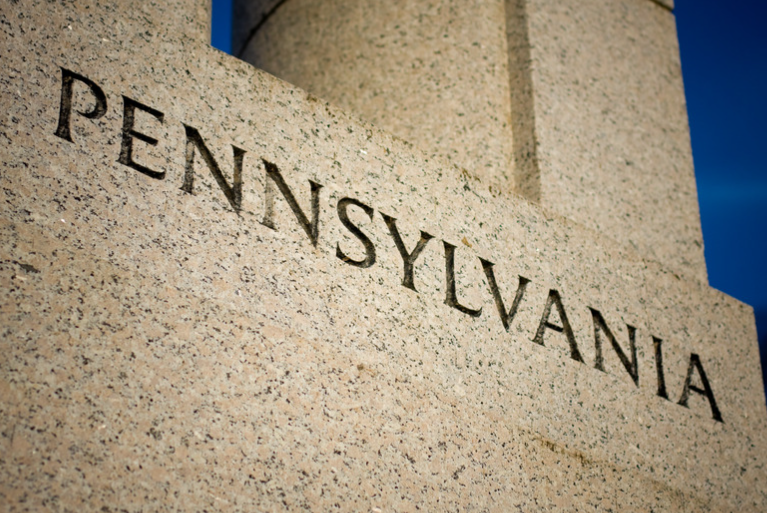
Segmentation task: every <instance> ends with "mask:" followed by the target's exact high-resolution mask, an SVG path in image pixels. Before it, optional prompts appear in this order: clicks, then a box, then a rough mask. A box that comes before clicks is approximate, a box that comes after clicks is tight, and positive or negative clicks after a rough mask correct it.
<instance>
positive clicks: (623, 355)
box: [55, 68, 723, 422]
mask: <svg viewBox="0 0 767 513" xmlns="http://www.w3.org/2000/svg"><path fill="white" fill-rule="evenodd" d="M76 84H77V88H78V90H81V91H82V94H87V95H89V96H90V101H89V102H88V103H87V104H86V105H89V106H91V105H92V107H90V108H89V109H86V110H83V111H80V110H75V109H74V108H73V96H74V92H75V86H76ZM107 109H108V106H107V97H106V94H105V93H104V91H103V90H102V88H101V87H100V86H99V85H98V84H96V83H95V82H94V81H92V80H91V79H89V78H87V77H85V76H83V75H81V74H78V73H76V72H73V71H70V70H68V69H64V68H62V69H61V97H60V105H59V119H58V124H57V127H56V131H55V135H57V136H58V137H60V138H62V139H64V140H66V141H69V142H74V141H73V139H72V130H71V124H72V117H73V114H77V115H79V116H82V117H85V118H88V119H91V120H94V119H98V118H100V117H102V116H104V115H105V114H106V112H107ZM136 111H140V112H143V113H144V114H142V115H149V116H152V117H153V118H155V119H156V120H157V122H159V123H163V121H164V114H163V113H162V112H160V111H159V110H156V109H154V108H152V107H149V106H146V105H143V104H141V103H139V102H138V101H136V100H133V99H131V98H128V97H127V96H123V123H122V131H121V144H120V153H119V155H118V158H117V161H118V162H119V163H121V164H123V165H125V166H128V167H130V168H132V169H135V170H136V171H138V172H140V173H143V174H144V175H146V176H148V177H151V178H153V179H157V180H162V179H164V178H165V172H162V171H156V170H153V169H150V168H148V167H146V166H144V165H142V164H140V163H138V162H136V161H135V160H134V152H133V149H134V144H135V141H136V140H138V141H141V143H143V144H145V145H149V146H155V145H157V143H158V140H157V139H155V138H153V137H151V136H149V135H147V134H145V133H143V132H140V131H139V130H138V129H137V128H136V126H135V125H136V123H135V116H136ZM184 131H185V134H186V146H185V152H186V154H185V156H186V160H185V162H186V166H185V170H184V180H183V185H182V187H181V188H182V190H184V191H185V192H187V193H190V194H191V193H192V192H193V188H194V178H195V175H194V157H195V154H196V153H197V154H199V155H200V156H201V157H202V160H203V161H204V162H205V164H206V166H207V167H208V169H209V170H210V172H211V174H212V175H213V177H214V178H215V181H216V183H217V184H218V185H219V187H220V188H221V191H222V192H223V194H224V196H225V197H226V200H227V201H228V202H229V204H230V205H231V207H232V208H233V209H234V210H235V212H239V211H240V210H241V209H242V185H243V183H242V167H243V158H244V156H245V151H244V150H242V149H240V148H237V147H235V146H232V148H233V153H234V172H233V179H232V181H231V183H230V182H229V181H228V180H227V179H226V177H225V176H224V174H223V173H222V171H221V168H220V167H219V165H218V163H217V162H216V160H215V158H214V157H213V154H212V153H211V151H210V150H209V149H208V147H207V145H206V143H205V141H204V140H203V138H202V136H201V135H200V132H199V131H198V130H197V129H196V128H193V127H191V126H187V125H185V124H184ZM262 162H263V165H264V168H265V170H266V179H265V180H264V205H265V207H264V215H263V218H262V220H261V223H262V224H263V225H264V226H267V227H269V228H271V229H275V224H274V222H273V217H274V201H275V198H276V197H278V196H277V191H279V193H280V194H281V195H282V197H283V199H284V200H285V201H286V202H287V204H288V205H289V206H290V209H291V210H292V212H293V213H294V214H295V217H296V220H297V221H298V224H299V225H300V226H301V228H302V229H303V230H304V231H305V232H306V235H307V237H308V238H309V241H310V242H311V243H312V244H313V245H314V246H316V245H317V243H318V240H319V226H320V224H319V214H320V191H321V189H322V185H320V184H319V183H316V182H314V181H311V180H309V187H310V191H311V209H310V212H309V215H307V213H306V212H305V211H304V210H303V209H302V208H301V207H300V206H299V204H298V202H297V201H296V198H295V196H294V195H293V192H292V191H291V189H290V187H289V186H288V184H287V182H286V181H285V179H284V178H283V176H282V173H281V172H280V169H279V168H278V166H277V165H276V164H274V163H272V162H268V161H266V160H263V159H262ZM350 208H355V209H360V210H361V211H362V212H364V214H365V215H367V216H368V217H369V218H370V219H371V220H372V219H373V218H374V214H375V210H374V209H373V208H372V207H370V206H369V205H366V204H364V203H362V202H360V201H358V200H356V199H354V198H349V197H345V198H342V199H340V200H339V201H338V204H337V206H336V210H337V214H338V219H339V220H340V222H341V224H342V225H343V226H344V227H345V228H346V229H347V230H348V231H349V232H350V233H351V234H352V235H353V236H354V238H355V239H356V240H357V241H358V242H359V244H361V247H362V249H363V250H364V254H365V257H364V258H363V259H359V260H355V259H352V258H350V257H348V256H347V255H346V254H345V253H344V252H343V250H342V249H341V247H340V245H337V246H336V256H337V257H338V258H339V259H341V260H342V261H343V262H345V263H347V264H349V265H352V266H356V267H359V268H368V267H371V266H373V265H374V264H375V263H376V247H375V245H374V244H373V242H372V241H371V239H370V238H369V237H368V235H366V234H365V233H364V232H363V231H362V230H361V229H360V228H359V226H357V225H355V224H354V222H353V221H352V220H351V219H350V218H349V215H348V211H349V209H350ZM381 217H382V219H383V222H384V223H385V225H386V227H387V229H388V232H389V235H390V236H391V239H392V243H393V244H394V246H395V247H396V249H397V251H398V252H399V255H400V257H401V258H402V285H403V286H404V287H407V288H409V289H411V290H413V291H416V287H415V280H414V275H415V268H416V264H417V262H418V259H419V256H420V255H421V254H422V252H423V250H424V249H425V248H426V246H427V244H429V242H430V241H431V240H432V239H433V238H434V237H433V236H432V235H430V234H428V233H427V232H424V231H421V234H420V240H419V241H418V243H417V244H416V245H415V247H414V248H413V249H408V248H407V247H406V245H405V242H404V241H403V239H402V237H401V235H400V231H399V228H398V226H397V220H396V219H394V218H393V217H390V216H388V215H386V214H383V213H381ZM442 246H443V248H444V258H445V284H446V287H445V301H444V303H445V304H446V305H447V306H449V307H451V308H454V309H455V310H457V311H458V312H460V313H461V314H464V315H469V316H472V317H479V316H480V315H482V309H481V308H480V309H473V308H470V307H468V306H465V305H463V304H461V302H460V300H459V298H458V296H457V293H456V276H455V252H456V246H454V245H452V244H450V243H449V242H446V241H444V240H443V241H442ZM479 260H480V263H481V266H482V270H483V271H484V274H485V277H486V278H487V284H488V289H489V290H488V292H489V294H490V295H491V296H492V298H493V300H494V302H495V306H496V309H497V312H498V316H499V318H500V321H501V323H502V324H503V327H504V328H505V329H506V331H509V329H510V327H511V325H512V323H513V321H514V318H515V316H516V314H517V311H518V309H519V306H520V303H521V302H522V301H523V300H524V297H525V291H526V289H527V286H528V284H529V283H530V280H528V279H527V278H524V277H522V276H519V281H518V286H517V290H516V294H515V296H514V298H513V300H512V301H511V306H510V307H509V308H507V306H506V305H507V302H506V301H505V300H504V298H503V297H502V294H501V292H500V289H499V286H498V283H497V281H496V277H495V273H494V271H493V266H494V264H493V263H492V262H489V261H487V260H485V259H483V258H481V257H479ZM552 310H556V313H557V314H556V315H555V316H552ZM589 311H590V314H591V319H592V322H593V327H594V349H595V358H594V360H595V361H594V368H595V369H598V370H600V371H602V372H605V365H604V355H603V342H605V341H608V342H609V344H610V347H611V348H612V350H614V351H615V353H616V355H617V357H618V359H619V360H620V362H621V364H622V365H623V367H624V368H625V370H626V372H627V373H628V374H629V376H630V377H631V379H632V380H633V382H634V384H635V385H636V386H637V387H638V386H639V366H638V362H637V349H636V331H637V330H636V328H635V327H633V326H630V325H628V324H627V325H626V330H627V333H628V344H627V345H628V350H627V351H626V350H625V349H624V346H622V345H621V344H620V343H619V342H618V340H617V338H616V336H615V335H614V334H613V331H612V330H611V329H610V327H609V326H608V325H607V322H606V321H605V319H604V317H603V315H602V314H601V313H600V312H599V311H598V310H596V309H593V308H589ZM549 331H553V332H557V333H560V334H562V335H563V336H564V339H565V340H566V341H567V344H568V346H569V352H570V357H571V358H572V359H573V360H576V361H578V362H581V363H585V362H584V360H583V357H582V356H581V352H580V350H579V349H578V344H577V342H576V339H575V334H574V331H573V329H572V327H571V325H570V322H569V320H568V317H567V313H566V310H565V306H564V302H563V300H562V297H561V295H560V293H559V291H557V290H556V289H550V290H549V291H548V295H547V297H546V300H545V303H544V304H543V309H542V315H541V317H540V322H539V323H538V328H537V330H536V331H535V333H534V335H533V336H532V338H531V341H532V342H533V343H535V344H539V345H541V346H543V345H544V339H545V337H546V334H547V333H548V332H549ZM652 340H653V351H654V358H655V369H656V376H655V379H656V383H657V388H656V394H657V395H658V396H659V397H661V398H663V399H665V400H669V394H668V391H667V389H666V380H665V375H664V372H665V371H664V367H663V352H662V340H661V339H659V338H656V337H655V336H653V337H652ZM691 394H696V395H698V396H700V397H702V398H705V399H706V400H707V402H708V405H709V407H710V410H711V414H712V417H713V419H714V420H716V421H718V422H723V420H722V415H721V413H720V411H719V408H718V407H717V404H716V400H715V398H714V392H713V390H712V387H711V384H710V382H709V379H708V377H707V375H706V371H705V370H704V366H703V362H702V360H701V358H700V357H699V355H697V354H695V353H691V354H690V357H689V363H688V366H687V374H686V378H685V380H684V385H683V387H682V390H681V393H680V396H679V399H678V400H677V404H679V405H680V406H682V407H689V406H688V403H689V402H690V401H689V399H690V396H691ZM701 402H702V401H700V400H699V401H696V404H700V403H701Z"/></svg>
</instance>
